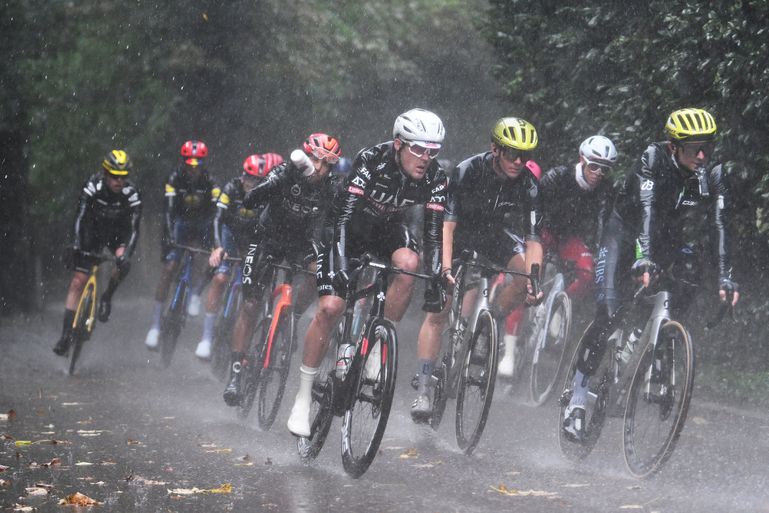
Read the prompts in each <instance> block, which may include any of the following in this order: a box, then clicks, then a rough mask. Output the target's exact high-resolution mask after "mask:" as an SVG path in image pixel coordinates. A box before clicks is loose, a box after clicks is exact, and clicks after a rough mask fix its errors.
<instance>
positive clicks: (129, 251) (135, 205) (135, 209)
mask: <svg viewBox="0 0 769 513" xmlns="http://www.w3.org/2000/svg"><path fill="white" fill-rule="evenodd" d="M128 204H129V205H130V206H131V236H130V237H129V238H128V243H127V244H126V249H125V253H124V255H125V256H126V258H131V256H132V255H133V253H134V250H135V249H136V244H137V243H138V242H139V225H140V223H141V219H142V202H141V199H140V197H139V191H137V190H135V189H134V190H133V192H132V193H131V194H130V195H129V196H128Z"/></svg>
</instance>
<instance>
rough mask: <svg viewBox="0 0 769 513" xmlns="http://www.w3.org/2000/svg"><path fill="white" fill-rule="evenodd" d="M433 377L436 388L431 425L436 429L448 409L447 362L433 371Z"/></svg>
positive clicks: (434, 390)
mask: <svg viewBox="0 0 769 513" xmlns="http://www.w3.org/2000/svg"><path fill="white" fill-rule="evenodd" d="M433 377H434V378H435V379H436V382H435V388H434V389H433V414H432V416H430V427H431V428H433V429H434V430H435V431H437V430H438V428H439V427H440V425H441V420H443V413H444V412H445V411H446V403H447V402H448V393H447V392H448V390H446V387H447V385H448V383H447V379H448V378H447V377H446V362H445V361H444V362H442V363H441V364H440V365H439V366H438V367H437V368H436V369H435V371H434V372H433Z"/></svg>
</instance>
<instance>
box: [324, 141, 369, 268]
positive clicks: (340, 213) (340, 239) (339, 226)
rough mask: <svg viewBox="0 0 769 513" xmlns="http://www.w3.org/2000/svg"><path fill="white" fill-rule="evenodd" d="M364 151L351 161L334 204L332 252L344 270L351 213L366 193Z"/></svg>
mask: <svg viewBox="0 0 769 513" xmlns="http://www.w3.org/2000/svg"><path fill="white" fill-rule="evenodd" d="M365 155H366V152H363V153H362V154H360V155H358V156H357V157H356V158H355V161H354V162H353V170H354V171H353V173H352V174H351V175H350V177H349V178H348V179H347V182H346V183H345V185H344V188H343V190H341V191H339V196H338V199H337V205H336V213H337V217H336V222H335V224H334V240H333V243H334V248H333V250H334V252H335V254H336V257H337V268H338V269H342V270H345V269H347V267H348V264H347V238H348V232H349V230H350V223H351V222H352V218H353V214H354V213H355V208H356V207H357V205H358V202H359V201H361V200H362V199H363V197H364V196H365V194H366V189H367V188H368V185H369V182H370V180H371V173H370V172H369V170H368V168H367V166H366V164H367V159H366V157H365Z"/></svg>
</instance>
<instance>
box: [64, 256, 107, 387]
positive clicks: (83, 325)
mask: <svg viewBox="0 0 769 513" xmlns="http://www.w3.org/2000/svg"><path fill="white" fill-rule="evenodd" d="M80 254H81V255H83V256H84V257H87V258H92V259H94V260H95V262H96V263H94V264H93V265H92V266H91V271H90V273H89V274H88V280H87V281H86V283H85V287H83V291H82V292H81V293H80V299H79V300H78V303H77V310H75V318H74V319H73V320H72V332H71V334H70V341H69V362H68V366H67V372H68V374H69V375H70V376H72V375H73V374H74V373H75V364H76V363H77V360H78V358H79V357H80V352H81V351H82V349H83V344H84V343H85V341H86V340H88V339H90V338H91V334H92V333H93V330H94V328H95V327H96V299H97V297H98V295H97V294H98V278H99V266H100V265H101V264H102V263H103V262H104V261H105V260H114V258H113V257H111V256H110V257H108V256H105V255H102V254H99V253H90V252H86V251H81V252H80Z"/></svg>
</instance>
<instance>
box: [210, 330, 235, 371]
mask: <svg viewBox="0 0 769 513" xmlns="http://www.w3.org/2000/svg"><path fill="white" fill-rule="evenodd" d="M233 323H234V319H228V318H226V317H224V316H220V317H219V321H218V323H217V326H216V329H215V330H214V341H213V346H214V347H213V350H212V351H211V372H212V373H213V375H214V376H215V377H216V378H217V379H218V380H219V381H225V380H226V379H227V370H228V369H229V368H230V363H231V362H230V353H231V351H230V340H231V338H232V328H233V326H232V324H233Z"/></svg>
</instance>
